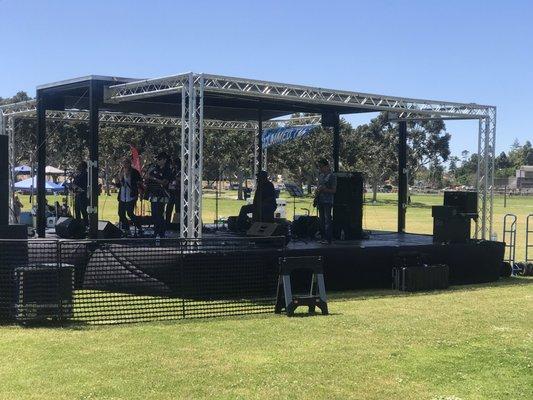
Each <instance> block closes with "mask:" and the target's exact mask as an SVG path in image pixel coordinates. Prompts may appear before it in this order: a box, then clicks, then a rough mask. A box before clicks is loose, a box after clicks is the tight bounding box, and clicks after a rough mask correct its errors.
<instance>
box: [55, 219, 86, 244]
mask: <svg viewBox="0 0 533 400" xmlns="http://www.w3.org/2000/svg"><path fill="white" fill-rule="evenodd" d="M56 235H57V236H59V237H60V238H63V239H83V238H85V226H84V225H83V222H82V221H80V220H77V219H74V218H67V217H60V218H58V220H57V222H56Z"/></svg>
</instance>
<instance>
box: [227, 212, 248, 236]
mask: <svg viewBox="0 0 533 400" xmlns="http://www.w3.org/2000/svg"><path fill="white" fill-rule="evenodd" d="M251 226H252V220H251V219H250V218H249V217H248V216H246V219H245V220H244V221H243V222H242V223H239V217H238V216H231V217H228V230H229V231H230V232H235V233H240V232H245V231H247V230H248V229H250V227H251Z"/></svg>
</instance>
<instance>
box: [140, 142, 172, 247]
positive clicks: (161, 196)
mask: <svg viewBox="0 0 533 400" xmlns="http://www.w3.org/2000/svg"><path fill="white" fill-rule="evenodd" d="M168 160H169V157H168V155H167V153H164V152H162V153H159V154H158V155H157V157H156V163H155V164H154V165H153V166H152V167H151V168H150V170H149V171H148V174H147V177H146V180H147V182H148V199H149V200H150V205H151V208H152V218H153V220H154V237H159V238H164V237H165V230H166V223H165V206H166V204H168V202H169V201H170V193H169V189H168V184H169V183H170V181H171V180H172V173H171V172H170V168H169V165H168Z"/></svg>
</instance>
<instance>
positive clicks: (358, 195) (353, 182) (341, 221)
mask: <svg viewBox="0 0 533 400" xmlns="http://www.w3.org/2000/svg"><path fill="white" fill-rule="evenodd" d="M335 175H336V176H337V191H336V193H335V198H334V202H333V236H334V237H335V238H336V239H340V238H341V237H342V233H343V232H344V238H345V239H360V238H362V237H363V175H362V174H361V173H360V172H338V173H336V174H335Z"/></svg>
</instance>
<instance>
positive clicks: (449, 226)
mask: <svg viewBox="0 0 533 400" xmlns="http://www.w3.org/2000/svg"><path fill="white" fill-rule="evenodd" d="M469 239H470V218H468V217H464V216H461V215H456V216H453V217H449V218H437V217H435V218H433V241H434V242H438V243H443V242H450V243H465V242H467V241H468V240H469Z"/></svg>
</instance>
